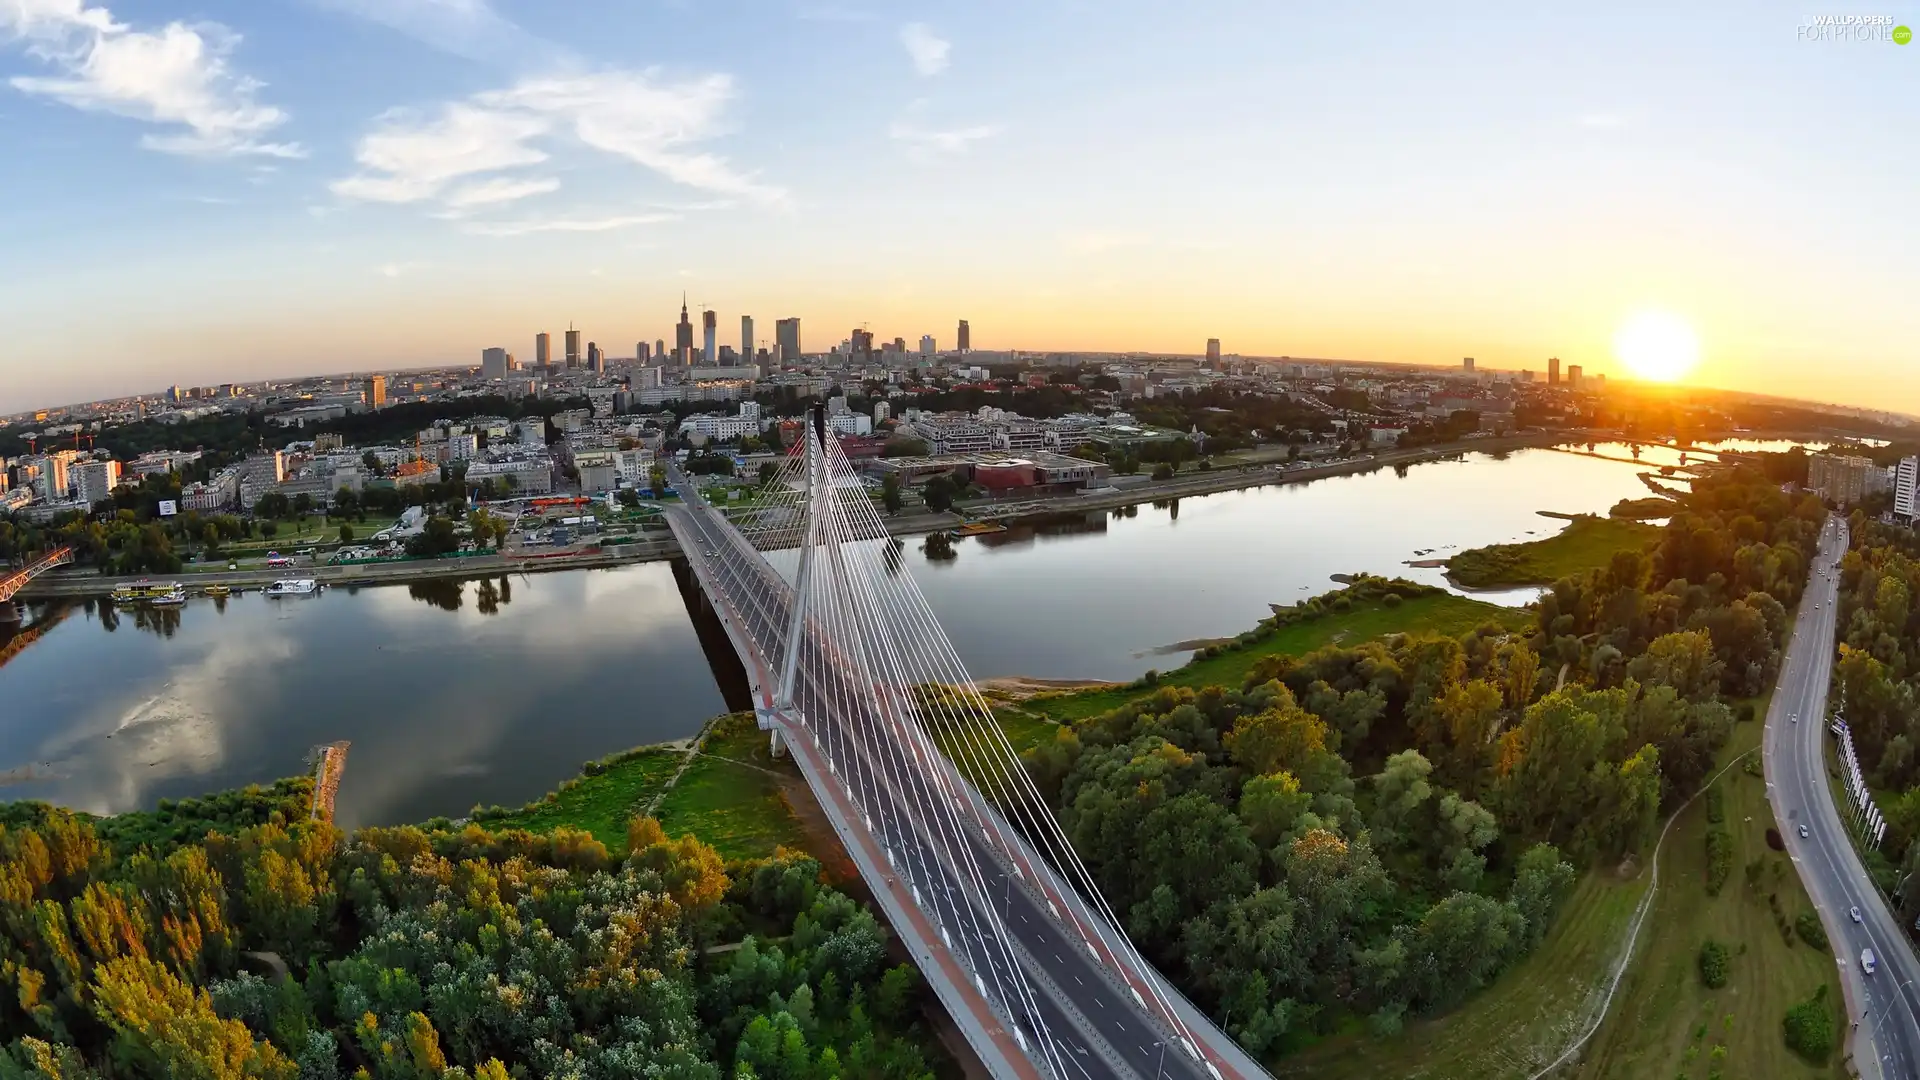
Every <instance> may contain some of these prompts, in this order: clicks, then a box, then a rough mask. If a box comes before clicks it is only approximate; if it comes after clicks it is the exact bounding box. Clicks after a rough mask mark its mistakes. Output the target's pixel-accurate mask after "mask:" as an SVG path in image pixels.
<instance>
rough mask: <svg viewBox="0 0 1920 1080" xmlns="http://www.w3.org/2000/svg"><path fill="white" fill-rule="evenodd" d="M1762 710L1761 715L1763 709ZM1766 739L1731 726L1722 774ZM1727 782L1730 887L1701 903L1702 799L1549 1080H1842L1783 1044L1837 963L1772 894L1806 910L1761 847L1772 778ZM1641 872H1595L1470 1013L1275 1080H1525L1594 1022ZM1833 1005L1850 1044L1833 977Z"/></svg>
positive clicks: (1738, 776) (1288, 1062) (1669, 849)
mask: <svg viewBox="0 0 1920 1080" xmlns="http://www.w3.org/2000/svg"><path fill="white" fill-rule="evenodd" d="M1757 710H1758V712H1759V714H1760V715H1765V713H1766V702H1765V701H1764V700H1762V701H1760V702H1758V703H1757ZM1760 734H1761V726H1760V724H1759V723H1758V722H1753V723H1747V724H1740V725H1737V726H1736V727H1735V729H1734V734H1733V737H1732V738H1731V739H1730V740H1729V743H1728V746H1727V747H1726V749H1724V750H1723V751H1722V752H1721V757H1720V764H1722V765H1724V764H1727V763H1729V762H1732V761H1734V760H1735V759H1736V758H1738V757H1739V756H1740V755H1741V754H1743V753H1745V752H1746V751H1747V750H1749V749H1751V748H1753V747H1756V746H1758V745H1759V741H1760ZM1718 784H1720V785H1722V786H1723V790H1724V792H1725V796H1724V797H1725V820H1724V823H1723V826H1722V827H1724V828H1725V829H1726V830H1727V831H1728V833H1729V834H1730V836H1731V839H1732V847H1733V852H1734V858H1733V872H1732V873H1731V874H1730V875H1729V877H1728V879H1727V882H1726V885H1725V886H1724V888H1723V889H1722V891H1721V893H1720V895H1719V896H1717V897H1709V896H1707V894H1706V886H1705V879H1706V838H1705V837H1706V826H1707V802H1706V800H1705V799H1704V798H1701V799H1696V800H1695V801H1694V802H1693V803H1692V804H1691V805H1689V806H1688V807H1687V808H1686V809H1685V810H1684V811H1682V812H1681V814H1680V816H1679V817H1678V818H1677V819H1676V820H1675V821H1674V824H1673V832H1672V834H1671V835H1670V836H1669V837H1668V838H1667V843H1666V846H1665V847H1664V848H1663V849H1662V850H1661V854H1660V891H1659V892H1658V893H1657V894H1655V897H1654V900H1653V908H1652V910H1651V911H1650V912H1649V913H1648V915H1647V918H1646V921H1645V924H1644V925H1643V926H1642V928H1641V931H1640V939H1639V941H1638V943H1637V945H1636V947H1635V950H1634V955H1633V960H1632V962H1631V963H1630V964H1629V965H1628V967H1627V970H1626V974H1625V975H1624V976H1623V977H1622V979H1621V981H1620V986H1619V989H1618V991H1617V992H1616V994H1615V997H1614V1000H1613V1003H1612V1005H1611V1007H1610V1009H1609V1010H1608V1012H1607V1015H1606V1018H1605V1020H1603V1021H1602V1023H1601V1025H1600V1027H1599V1029H1598V1030H1597V1031H1596V1032H1595V1033H1594V1036H1593V1039H1592V1040H1591V1041H1590V1042H1589V1043H1588V1044H1587V1046H1586V1048H1585V1050H1584V1052H1583V1053H1582V1054H1581V1055H1580V1056H1579V1060H1577V1061H1575V1062H1573V1063H1571V1064H1568V1065H1566V1066H1563V1067H1562V1068H1561V1069H1559V1070H1558V1071H1556V1072H1555V1073H1554V1074H1553V1076H1554V1077H1555V1078H1556V1080H1572V1078H1574V1077H1579V1078H1582V1080H1598V1078H1601V1077H1606V1078H1623V1080H1642V1078H1644V1080H1674V1078H1677V1077H1681V1076H1686V1077H1690V1078H1692V1080H1708V1078H1709V1077H1713V1076H1720V1077H1723V1078H1724V1080H1735V1078H1746V1077H1767V1078H1770V1080H1771V1078H1795V1080H1803V1078H1822V1080H1825V1078H1832V1077H1839V1076H1843V1075H1845V1073H1844V1072H1843V1071H1842V1069H1841V1066H1840V1064H1839V1062H1838V1055H1837V1054H1836V1060H1835V1061H1833V1062H1830V1063H1828V1064H1826V1065H1812V1064H1809V1063H1807V1062H1805V1061H1803V1060H1801V1059H1800V1058H1799V1057H1797V1056H1795V1055H1794V1054H1793V1053H1792V1052H1791V1051H1789V1050H1788V1049H1787V1047H1786V1043H1785V1041H1784V1040H1783V1039H1782V1038H1781V1033H1780V1022H1781V1019H1782V1017H1784V1016H1785V1015H1786V1011H1787V1009H1788V1007H1790V1006H1791V1005H1793V1004H1795V1003H1796V1002H1799V1001H1801V1000H1804V999H1805V998H1806V997H1807V996H1808V995H1809V994H1811V993H1812V992H1813V990H1814V988H1815V987H1817V986H1819V985H1820V983H1821V981H1822V980H1823V979H1824V980H1827V981H1829V982H1834V978H1833V967H1834V962H1833V959H1832V958H1831V957H1830V956H1828V955H1827V954H1826V953H1824V952H1819V951H1816V950H1814V949H1812V948H1809V947H1808V946H1807V945H1805V944H1804V943H1802V942H1801V941H1799V939H1798V938H1794V939H1793V940H1792V941H1788V940H1787V939H1786V938H1785V937H1783V935H1782V934H1781V933H1780V931H1779V929H1778V927H1777V926H1776V925H1775V922H1774V918H1773V915H1772V912H1771V910H1770V909H1769V906H1768V902H1767V894H1768V893H1769V892H1772V893H1775V894H1777V896H1778V898H1779V901H1780V904H1781V907H1782V910H1783V911H1784V912H1785V913H1786V914H1787V916H1788V918H1789V919H1791V918H1792V917H1793V916H1795V915H1798V914H1799V913H1800V912H1801V911H1805V910H1809V908H1808V904H1807V900H1806V895H1805V893H1804V892H1802V890H1801V888H1800V884H1799V878H1798V877H1797V876H1796V875H1795V874H1794V872H1793V869H1792V867H1791V866H1790V865H1789V864H1787V862H1786V857H1785V856H1784V855H1781V854H1779V853H1777V852H1772V851H1769V850H1768V848H1767V844H1766V829H1767V826H1769V825H1771V824H1772V823H1773V814H1772V811H1771V810H1770V809H1769V808H1768V806H1767V802H1766V788H1765V784H1764V782H1763V781H1762V779H1761V778H1760V777H1758V776H1754V775H1750V774H1749V773H1748V772H1747V771H1746V769H1745V767H1744V765H1743V764H1742V765H1735V766H1734V767H1733V768H1732V769H1730V770H1728V771H1727V772H1726V773H1725V774H1724V775H1723V776H1722V777H1721V778H1720V780H1719V781H1718ZM1756 857H1759V858H1762V859H1763V865H1764V866H1765V869H1764V870H1763V871H1762V874H1761V881H1762V885H1761V888H1760V889H1758V890H1751V891H1750V890H1749V889H1748V888H1747V886H1746V874H1745V867H1746V864H1747V863H1748V862H1749V861H1750V860H1752V859H1754V858H1756ZM1775 866H1778V867H1780V869H1778V870H1775V869H1774V867H1775ZM1648 877H1649V875H1648V874H1646V873H1645V872H1644V867H1639V866H1633V865H1631V864H1623V865H1622V866H1617V867H1603V868H1598V869H1595V870H1594V871H1592V872H1590V873H1589V874H1588V875H1587V876H1586V877H1585V878H1584V879H1582V881H1581V882H1580V885H1579V887H1578V888H1577V889H1576V890H1575V891H1574V894H1573V895H1572V897H1570V898H1569V899H1568V901H1567V903H1566V906H1565V907H1564V908H1563V909H1562V911H1561V915H1560V918H1559V919H1558V921H1556V922H1555V924H1554V927H1553V930H1552V932H1551V933H1550V934H1549V935H1548V936H1547V940H1546V941H1545V942H1543V943H1542V944H1541V946H1540V948H1538V949H1536V950H1535V951H1534V953H1533V954H1532V955H1531V956H1529V957H1527V958H1526V959H1525V960H1524V961H1522V962H1521V963H1520V964H1518V965H1517V966H1515V967H1514V969H1513V970H1511V971H1509V972H1507V973H1505V974H1504V975H1502V976H1501V977H1500V978H1499V979H1498V980H1497V981H1496V982H1495V983H1494V984H1493V985H1492V986H1490V987H1488V988H1487V989H1486V990H1485V991H1483V992H1482V993H1480V994H1478V995H1476V996H1475V997H1474V998H1473V999H1472V1000H1471V1001H1469V1002H1468V1003H1467V1004H1466V1005H1464V1006H1462V1007H1461V1008H1459V1009H1456V1010H1454V1011H1453V1012H1451V1013H1447V1014H1445V1015H1442V1016H1437V1017H1434V1018H1432V1019H1429V1020H1422V1021H1418V1022H1415V1023H1412V1024H1409V1025H1407V1028H1406V1030H1405V1031H1403V1032H1402V1033H1401V1034H1399V1035H1397V1036H1395V1037H1393V1038H1390V1039H1377V1038H1373V1037H1371V1036H1368V1035H1365V1034H1363V1033H1358V1032H1356V1033H1353V1034H1347V1035H1340V1036H1337V1037H1334V1038H1331V1039H1328V1040H1326V1041H1324V1042H1322V1043H1320V1044H1318V1045H1316V1046H1313V1047H1311V1048H1309V1049H1306V1050H1304V1051H1301V1052H1299V1053H1296V1054H1293V1055H1290V1056H1288V1057H1286V1058H1283V1059H1282V1060H1280V1061H1279V1062H1278V1063H1277V1064H1275V1065H1274V1066H1273V1068H1272V1072H1273V1074H1274V1075H1275V1076H1276V1077H1282V1078H1294V1077H1300V1078H1305V1077H1314V1078H1328V1080H1348V1078H1351V1080H1361V1078H1368V1080H1372V1078H1379V1080H1414V1078H1419V1080H1441V1078H1448V1080H1452V1078H1456V1077H1457V1078H1460V1080H1526V1078H1527V1077H1530V1076H1532V1075H1533V1074H1534V1073H1535V1072H1537V1071H1538V1070H1539V1069H1541V1068H1543V1067H1545V1066H1546V1065H1547V1064H1548V1063H1550V1062H1552V1061H1553V1060H1554V1059H1555V1058H1557V1057H1558V1056H1559V1055H1560V1054H1561V1052H1562V1051H1564V1050H1565V1049H1566V1048H1567V1047H1568V1046H1569V1045H1571V1044H1572V1042H1573V1040H1574V1039H1575V1038H1577V1037H1578V1036H1579V1034H1580V1033H1581V1032H1582V1031H1584V1030H1585V1029H1586V1025H1587V1024H1588V1023H1590V1022H1591V1021H1592V1020H1593V1018H1594V1016H1595V1013H1596V1010H1597V1009H1598V1007H1599V1005H1600V1003H1601V1000H1602V998H1603V997H1604V995H1605V992H1606V985H1607V979H1608V977H1609V974H1610V972H1611V971H1612V969H1613V964H1614V963H1615V962H1616V961H1617V960H1618V958H1619V955H1620V948H1621V946H1622V944H1623V943H1624V941H1625V935H1626V932H1627V929H1628V924H1629V922H1630V920H1631V917H1632V914H1633V909H1634V905H1635V904H1636V903H1637V902H1638V901H1639V899H1640V897H1641V896H1642V895H1643V893H1644V891H1645V889H1646V887H1647V884H1648ZM1709 936H1711V937H1713V938H1715V939H1716V940H1719V941H1721V942H1722V943H1724V944H1726V945H1727V946H1728V947H1729V949H1731V950H1732V951H1733V952H1734V957H1733V962H1732V969H1731V973H1730V976H1729V978H1728V981H1727V985H1726V986H1724V987H1722V988H1721V989H1719V990H1708V989H1706V988H1705V986H1703V985H1702V984H1701V982H1700V976H1699V968H1698V954H1699V949H1700V946H1701V944H1702V943H1703V942H1704V941H1705V940H1706V939H1707V938H1708V937H1709ZM1743 947H1744V949H1743ZM1831 995H1832V997H1833V1000H1834V1003H1835V1004H1834V1019H1835V1024H1836V1028H1835V1030H1836V1033H1838V1034H1844V1033H1845V1028H1846V1022H1845V1019H1844V1018H1843V1017H1842V1016H1841V1013H1840V1004H1839V986H1838V985H1837V982H1836V983H1835V985H1834V986H1833V989H1832V991H1831ZM1729 1016H1731V1017H1732V1020H1731V1026H1729V1021H1728V1017H1729ZM1703 1026H1704V1030H1703ZM1718 1046H1724V1047H1726V1055H1725V1060H1723V1061H1719V1062H1715V1061H1714V1060H1713V1053H1714V1048H1715V1047H1718Z"/></svg>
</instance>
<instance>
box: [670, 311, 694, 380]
mask: <svg viewBox="0 0 1920 1080" xmlns="http://www.w3.org/2000/svg"><path fill="white" fill-rule="evenodd" d="M673 359H674V362H675V363H679V364H691V363H693V323H692V322H690V321H688V319H687V294H686V293H681V294H680V325H678V326H676V327H674V328H673Z"/></svg>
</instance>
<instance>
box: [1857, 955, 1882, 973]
mask: <svg viewBox="0 0 1920 1080" xmlns="http://www.w3.org/2000/svg"><path fill="white" fill-rule="evenodd" d="M1878 966H1879V965H1878V964H1877V963H1876V962H1875V961H1874V959H1873V950H1872V949H1861V950H1860V970H1861V971H1864V972H1866V973H1867V974H1869V975H1871V974H1873V969H1874V968H1876V967H1878Z"/></svg>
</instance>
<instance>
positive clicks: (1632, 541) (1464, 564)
mask: <svg viewBox="0 0 1920 1080" xmlns="http://www.w3.org/2000/svg"><path fill="white" fill-rule="evenodd" d="M1659 534H1660V529H1659V527H1657V526H1654V525H1646V524H1643V523H1641V522H1638V521H1626V520H1623V519H1620V518H1600V517H1577V518H1574V519H1573V520H1572V521H1571V522H1568V524H1567V527H1566V528H1565V529H1562V530H1561V531H1560V532H1558V533H1555V534H1554V535H1552V536H1549V537H1546V538H1545V539H1542V540H1529V541H1527V542H1526V543H1524V544H1493V545H1490V546H1488V547H1482V548H1474V549H1472V550H1470V551H1463V552H1461V553H1460V554H1458V555H1455V556H1454V557H1453V558H1451V559H1448V560H1447V573H1448V575H1449V576H1450V577H1452V578H1453V580H1454V581H1456V582H1458V583H1459V584H1460V585H1461V586H1462V587H1464V588H1469V589H1498V588H1509V587H1513V586H1518V585H1551V584H1552V583H1554V582H1556V581H1558V580H1560V579H1561V578H1563V577H1566V576H1568V575H1569V574H1578V573H1581V572H1582V571H1586V570H1591V569H1594V568H1595V567H1600V566H1605V565H1607V563H1608V562H1609V561H1611V560H1612V559H1613V555H1614V552H1616V551H1633V550H1637V549H1640V548H1643V547H1645V546H1646V545H1647V543H1648V542H1649V541H1651V540H1652V539H1653V538H1654V537H1656V536H1658V535H1659Z"/></svg>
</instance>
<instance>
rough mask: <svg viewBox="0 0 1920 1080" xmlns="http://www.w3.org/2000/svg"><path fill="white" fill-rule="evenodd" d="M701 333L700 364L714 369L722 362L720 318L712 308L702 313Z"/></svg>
mask: <svg viewBox="0 0 1920 1080" xmlns="http://www.w3.org/2000/svg"><path fill="white" fill-rule="evenodd" d="M700 332H701V335H702V336H701V345H702V348H701V349H700V362H701V363H703V364H705V365H707V366H708V367H712V366H714V365H715V364H718V363H719V362H720V350H719V348H718V345H719V341H718V338H719V333H720V318H719V316H717V315H715V314H714V312H713V309H712V308H708V309H706V310H705V311H702V312H701V313H700Z"/></svg>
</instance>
